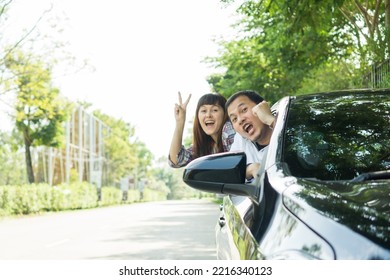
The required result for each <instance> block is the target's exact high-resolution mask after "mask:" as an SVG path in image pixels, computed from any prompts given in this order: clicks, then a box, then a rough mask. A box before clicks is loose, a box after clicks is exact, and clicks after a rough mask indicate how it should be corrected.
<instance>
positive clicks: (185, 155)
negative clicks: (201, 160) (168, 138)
mask: <svg viewBox="0 0 390 280" xmlns="http://www.w3.org/2000/svg"><path fill="white" fill-rule="evenodd" d="M190 99H191V95H189V96H188V98H187V100H186V101H185V102H184V103H183V101H182V98H181V94H180V92H179V104H175V119H176V127H175V130H174V133H173V137H172V142H171V147H170V150H169V157H168V162H169V165H170V166H171V167H175V168H178V167H183V166H185V165H187V164H188V163H189V162H190V161H192V160H193V159H195V158H198V157H201V156H205V155H209V154H214V153H221V152H228V151H229V150H230V146H231V145H232V143H233V139H234V134H235V131H234V129H233V126H232V124H231V122H230V121H229V120H228V116H227V114H226V111H225V103H226V98H225V97H223V96H222V95H220V94H217V93H215V94H214V93H208V94H205V95H203V96H202V97H201V98H200V99H199V101H198V105H197V107H196V112H195V120H194V127H193V141H192V145H191V146H190V147H189V148H187V149H186V148H185V147H184V146H183V144H182V142H183V131H184V125H185V120H186V109H187V105H188V102H189V101H190Z"/></svg>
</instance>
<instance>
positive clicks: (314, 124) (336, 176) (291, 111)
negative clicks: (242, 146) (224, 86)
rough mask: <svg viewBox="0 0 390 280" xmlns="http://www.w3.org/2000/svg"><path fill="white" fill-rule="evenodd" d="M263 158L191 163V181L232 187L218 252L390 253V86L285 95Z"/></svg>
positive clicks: (234, 255)
mask: <svg viewBox="0 0 390 280" xmlns="http://www.w3.org/2000/svg"><path fill="white" fill-rule="evenodd" d="M273 108H274V109H275V112H276V116H277V121H276V125H275V128H274V131H273V135H272V138H271V141H270V144H269V147H268V152H267V154H266V156H264V162H262V163H261V166H262V167H263V170H260V173H259V175H260V179H258V181H257V182H252V183H247V182H245V168H246V156H245V153H241V152H237V153H233V152H231V153H222V154H216V155H210V156H206V157H202V158H199V159H196V160H194V161H193V162H191V163H190V164H189V165H188V166H187V167H186V169H185V171H184V174H183V179H184V181H185V182H186V183H187V184H188V185H189V186H191V187H193V188H196V189H199V190H202V191H207V192H213V193H219V194H225V196H224V198H223V204H222V205H221V215H220V218H219V221H218V222H217V225H216V241H217V255H218V259H325V260H333V259H344V260H345V259H358V260H364V259H390V89H383V90H351V91H340V92H328V93H319V94H311V95H302V96H290V97H284V98H282V99H281V100H280V101H279V102H277V103H276V104H275V105H274V106H273Z"/></svg>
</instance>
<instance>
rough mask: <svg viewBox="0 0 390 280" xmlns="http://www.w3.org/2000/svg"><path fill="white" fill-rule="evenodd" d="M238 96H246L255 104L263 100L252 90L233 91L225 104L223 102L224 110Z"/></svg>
mask: <svg viewBox="0 0 390 280" xmlns="http://www.w3.org/2000/svg"><path fill="white" fill-rule="evenodd" d="M240 96H246V97H248V98H249V99H250V100H251V101H253V102H254V103H255V104H259V103H260V102H262V101H263V100H264V98H263V97H262V96H261V95H260V94H258V93H257V92H256V91H254V90H242V91H238V92H236V93H234V94H233V95H232V96H230V97H229V99H228V100H227V101H226V104H225V108H226V111H227V109H228V108H229V106H230V105H231V104H232V102H233V101H234V100H236V99H237V98H238V97H240Z"/></svg>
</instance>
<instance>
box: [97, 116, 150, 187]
mask: <svg viewBox="0 0 390 280" xmlns="http://www.w3.org/2000/svg"><path fill="white" fill-rule="evenodd" d="M94 115H95V116H96V117H98V118H99V119H100V120H102V121H103V123H105V124H106V125H107V126H109V127H110V131H109V132H107V135H104V139H105V140H104V141H105V143H104V144H105V151H106V153H107V154H106V156H107V158H108V159H109V162H108V163H107V164H108V166H109V173H110V177H111V181H112V182H113V183H114V182H119V181H120V179H121V178H122V177H127V176H129V175H132V176H134V177H136V178H137V177H142V175H143V174H145V173H146V171H147V167H148V166H150V165H151V161H152V157H153V156H152V154H151V152H150V151H149V150H148V149H147V148H146V146H145V144H144V143H142V142H140V141H139V140H138V139H134V136H135V130H134V127H133V126H132V125H131V124H130V123H126V122H125V121H123V120H121V119H116V118H114V117H111V116H109V115H106V114H104V113H102V112H100V111H98V110H96V111H94Z"/></svg>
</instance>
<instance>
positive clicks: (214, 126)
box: [198, 104, 224, 142]
mask: <svg viewBox="0 0 390 280" xmlns="http://www.w3.org/2000/svg"><path fill="white" fill-rule="evenodd" d="M223 117H224V110H223V108H222V107H221V106H219V105H206V104H205V105H202V106H200V108H199V111H198V119H199V123H200V126H201V127H202V129H203V131H204V132H205V133H206V134H207V135H209V136H211V137H212V138H213V139H214V141H215V142H217V139H218V131H219V129H220V128H221V126H222V125H223Z"/></svg>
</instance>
